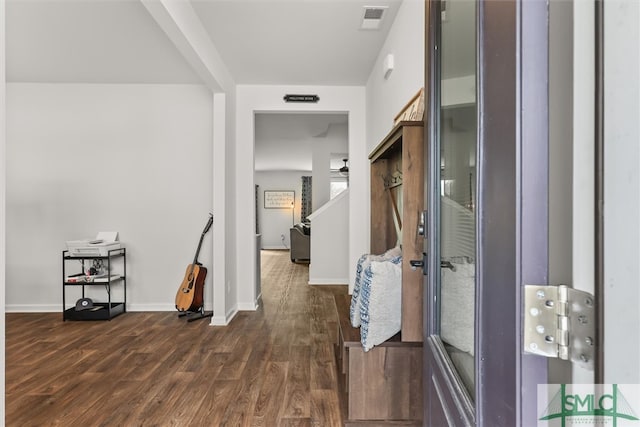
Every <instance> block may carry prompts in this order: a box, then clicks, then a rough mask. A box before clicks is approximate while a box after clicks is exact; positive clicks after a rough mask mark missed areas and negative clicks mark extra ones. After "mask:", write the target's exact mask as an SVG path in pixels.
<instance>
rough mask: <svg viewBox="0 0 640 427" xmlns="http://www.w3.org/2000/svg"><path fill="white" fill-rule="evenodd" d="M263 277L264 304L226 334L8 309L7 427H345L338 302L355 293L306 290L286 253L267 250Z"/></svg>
mask: <svg viewBox="0 0 640 427" xmlns="http://www.w3.org/2000/svg"><path fill="white" fill-rule="evenodd" d="M262 277H263V282H262V292H263V298H262V301H263V304H261V307H260V309H258V310H257V311H255V312H240V313H238V315H236V317H235V318H234V319H233V321H232V322H231V323H230V324H229V325H228V326H226V327H222V326H210V325H209V319H206V320H198V321H195V322H191V323H187V322H186V321H185V320H184V319H179V318H178V316H177V312H146V313H141V312H135V313H125V314H123V315H121V316H119V317H116V318H114V319H113V320H111V321H90V322H74V321H67V322H63V321H62V314H61V313H29V314H26V313H9V314H7V315H6V375H5V377H6V398H5V402H6V420H5V421H6V425H7V426H147V425H148V426H256V427H257V426H265V427H271V426H283V427H294V426H323V427H324V426H341V425H342V424H343V419H342V411H341V407H340V403H339V400H338V385H337V379H336V375H337V374H336V366H335V359H334V350H333V343H334V342H335V338H336V337H335V331H336V320H337V319H336V318H335V308H334V307H335V306H334V299H333V295H334V293H346V286H309V285H307V280H308V266H307V265H304V264H293V263H291V262H290V260H289V253H288V252H286V251H263V254H262ZM132 286H135V284H132ZM176 286H177V285H176ZM176 289H177V287H176Z"/></svg>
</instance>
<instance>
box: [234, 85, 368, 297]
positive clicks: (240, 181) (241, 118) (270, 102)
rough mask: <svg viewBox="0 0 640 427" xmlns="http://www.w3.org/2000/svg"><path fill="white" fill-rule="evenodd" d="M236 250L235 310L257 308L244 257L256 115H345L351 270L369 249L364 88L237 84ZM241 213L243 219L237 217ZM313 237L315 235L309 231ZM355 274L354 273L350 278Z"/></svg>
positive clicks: (248, 246) (249, 244)
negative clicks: (289, 98)
mask: <svg viewBox="0 0 640 427" xmlns="http://www.w3.org/2000/svg"><path fill="white" fill-rule="evenodd" d="M287 93H310V94H317V95H319V97H320V102H318V103H317V104H295V105H293V104H286V103H285V102H284V101H283V99H282V97H283V96H284V95H285V94H287ZM236 102H237V109H236V150H237V153H238V155H237V156H236V175H235V178H236V188H235V190H236V191H235V192H236V201H237V204H236V207H237V212H238V216H237V221H238V224H237V227H236V232H237V238H238V248H237V251H236V259H237V260H238V265H237V270H236V271H237V283H238V308H239V309H240V310H253V309H255V308H256V303H257V301H256V297H257V295H255V290H254V289H255V287H254V281H255V265H253V264H252V263H248V262H243V263H240V260H245V261H246V254H249V253H255V237H254V236H255V230H254V229H253V227H246V226H245V223H253V222H254V219H255V214H254V210H255V209H254V207H253V206H254V173H253V168H254V132H255V126H254V115H255V113H260V112H269V111H270V112H287V111H299V112H345V113H348V115H349V150H348V151H349V184H350V188H351V192H350V199H349V206H350V209H349V265H354V266H355V265H356V262H357V260H358V257H359V256H360V255H361V254H362V253H364V252H365V251H367V249H368V248H369V232H368V230H369V197H368V194H369V162H368V160H367V154H368V153H367V150H366V125H365V89H364V87H356V86H261V85H255V86H253V85H239V86H238V87H237V90H236ZM240 213H242V217H240ZM312 234H313V231H312ZM353 274H355V269H354V272H353V273H352V275H353Z"/></svg>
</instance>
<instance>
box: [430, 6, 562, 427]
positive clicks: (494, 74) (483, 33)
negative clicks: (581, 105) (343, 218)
mask: <svg viewBox="0 0 640 427" xmlns="http://www.w3.org/2000/svg"><path fill="white" fill-rule="evenodd" d="M426 11H427V21H426V22H427V23H428V29H427V31H426V38H427V39H426V45H425V46H426V49H427V54H426V58H427V61H428V62H427V66H426V67H425V70H426V81H425V82H426V85H425V87H426V88H427V92H428V93H429V96H428V97H427V98H426V99H427V100H428V104H427V105H428V106H427V114H426V115H425V119H426V121H427V123H425V128H426V129H427V131H426V132H425V135H426V137H425V138H426V141H425V143H426V144H427V150H425V151H426V153H427V154H426V155H427V159H426V162H425V165H428V171H427V173H426V174H425V176H426V177H427V178H426V179H427V182H426V185H425V193H426V194H425V200H426V203H427V207H426V208H427V210H428V212H429V213H430V214H429V221H428V226H427V230H428V232H427V242H425V248H427V249H426V254H427V255H426V258H427V262H426V264H427V270H426V272H427V275H426V276H425V295H426V296H427V298H425V307H424V310H425V313H424V319H425V328H424V331H425V337H424V342H425V356H424V372H425V375H424V381H425V383H424V388H425V404H424V408H425V413H424V420H425V423H426V425H441V424H443V423H444V422H445V421H446V422H447V423H448V424H449V425H479V426H483V425H484V426H517V425H528V424H530V423H531V421H532V420H536V419H537V412H536V411H537V408H536V400H537V399H536V392H537V384H538V383H545V382H546V379H547V361H546V359H544V358H542V357H539V356H533V355H526V354H524V353H523V351H522V345H523V344H522V337H521V331H522V325H521V317H522V316H521V293H522V287H523V286H524V285H525V284H546V283H547V281H548V274H549V273H548V272H549V266H548V233H547V232H546V231H547V230H548V143H549V132H548V37H549V32H548V26H549V17H548V10H547V5H546V2H545V1H544V0H503V1H499V2H495V1H479V2H478V3H477V69H476V94H477V111H478V121H477V124H478V147H479V148H478V153H477V168H478V171H477V177H478V178H477V188H476V191H477V193H476V194H477V205H476V206H477V210H476V211H477V217H476V232H477V237H476V268H477V270H476V313H475V316H476V340H475V354H476V356H475V387H476V390H475V394H476V398H475V405H473V404H471V406H470V405H469V402H466V401H465V400H468V399H465V394H464V393H463V389H462V388H461V384H460V382H459V380H458V379H457V375H456V374H455V371H454V370H453V368H452V365H451V362H450V361H449V358H448V356H447V355H446V352H445V351H444V350H443V348H442V344H441V342H440V339H439V337H438V336H437V333H438V316H437V315H438V313H437V312H436V310H435V309H434V308H433V307H432V304H433V301H435V299H436V297H437V293H436V278H435V275H433V274H430V273H431V272H436V271H439V270H440V260H439V259H436V257H435V256H433V254H438V250H437V245H438V244H439V242H438V239H437V238H435V236H438V232H439V230H438V229H437V226H438V219H437V218H436V217H435V215H437V212H438V210H437V209H436V207H437V205H438V204H439V202H440V201H439V192H436V191H432V188H435V185H434V184H433V183H439V180H440V178H439V172H440V162H439V143H438V141H437V139H436V138H437V137H438V134H437V131H436V126H437V124H438V123H439V105H438V104H437V103H436V102H438V99H439V96H437V93H438V92H436V91H439V80H438V77H439V75H438V69H437V62H436V59H437V53H438V48H437V46H438V43H439V40H438V31H437V30H438V20H439V19H440V1H439V0H430V1H429V2H428V4H427V7H426ZM430 183H431V184H430ZM434 307H435V305H434ZM433 405H435V406H436V407H435V408H434V407H433ZM434 409H435V410H434ZM439 414H440V415H439ZM442 414H444V419H443V418H442ZM434 417H436V418H434ZM438 417H440V418H438Z"/></svg>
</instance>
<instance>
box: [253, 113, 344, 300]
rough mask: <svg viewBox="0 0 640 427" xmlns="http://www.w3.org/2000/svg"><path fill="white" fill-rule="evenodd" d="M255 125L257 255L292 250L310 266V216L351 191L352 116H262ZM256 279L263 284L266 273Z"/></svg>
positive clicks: (295, 257)
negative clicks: (264, 251) (345, 191)
mask: <svg viewBox="0 0 640 427" xmlns="http://www.w3.org/2000/svg"><path fill="white" fill-rule="evenodd" d="M254 120H255V121H254V123H255V133H254V141H255V142H254V153H255V154H254V186H255V195H254V197H255V219H256V224H255V230H256V246H257V249H258V250H257V251H256V252H257V256H258V257H260V254H261V251H262V250H269V251H273V250H282V251H289V253H290V259H291V261H292V262H298V263H301V264H306V265H308V264H309V263H310V262H311V256H310V252H311V248H310V242H311V236H310V232H311V228H310V220H309V219H308V216H309V215H310V214H311V213H312V212H313V211H315V210H316V209H317V208H319V207H321V206H323V205H325V204H327V203H328V202H329V201H330V200H331V199H332V198H333V197H335V196H336V195H337V194H339V193H340V191H341V190H343V189H345V188H346V187H347V186H348V165H349V160H348V158H349V155H348V115H347V114H346V113H307V112H305V113H291V112H264V113H258V112H256V113H255V116H254ZM345 166H346V167H345ZM347 220H348V218H347V217H346V214H345V218H344V221H345V222H346V221H347ZM344 238H345V239H347V238H348V237H347V236H344ZM345 246H346V242H345ZM266 259H269V258H268V257H267V258H266ZM260 262H261V261H260V260H258V263H257V268H260V267H259V266H260ZM263 265H264V263H263ZM256 276H257V277H260V281H262V278H263V276H262V271H261V272H260V274H259V275H256ZM260 292H261V289H260V287H259V285H257V286H256V295H257V296H259V295H260Z"/></svg>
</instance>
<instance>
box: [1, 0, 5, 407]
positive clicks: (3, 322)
mask: <svg viewBox="0 0 640 427" xmlns="http://www.w3.org/2000/svg"><path fill="white" fill-rule="evenodd" d="M5 7H6V4H5V1H4V0H0V218H6V210H5V199H6V196H5V183H6V156H5V149H6V139H5V135H6V134H5V129H6V121H5V111H6V108H5V102H6V101H5V100H6V97H5V93H6V90H5V88H6V84H5V82H6V67H5V19H4V17H5ZM5 227H6V221H2V223H1V224H0V342H1V344H0V372H5V369H4V365H5V342H4V338H5V315H4V313H5V308H4V307H5V289H6V283H5V271H6V269H5V259H6V257H5V254H6V250H5V249H6V245H5V242H6V238H5ZM4 388H5V387H4V381H2V382H1V383H0V395H2V396H4V395H5V393H4ZM4 408H5V399H4V397H3V398H2V402H1V403H0V420H4V412H5V411H4Z"/></svg>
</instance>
